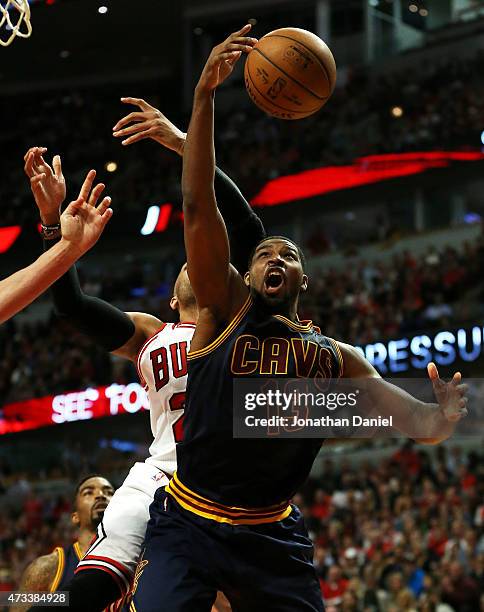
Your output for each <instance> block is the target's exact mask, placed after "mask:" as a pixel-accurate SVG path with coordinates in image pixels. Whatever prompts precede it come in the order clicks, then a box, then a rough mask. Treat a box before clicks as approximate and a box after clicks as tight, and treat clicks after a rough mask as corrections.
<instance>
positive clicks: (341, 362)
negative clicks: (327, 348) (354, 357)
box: [328, 338, 344, 378]
mask: <svg viewBox="0 0 484 612" xmlns="http://www.w3.org/2000/svg"><path fill="white" fill-rule="evenodd" d="M328 340H329V341H330V342H331V344H332V345H333V346H334V350H335V351H336V355H337V356H338V361H339V374H338V378H341V377H342V376H343V371H344V361H343V354H342V352H341V349H340V348H339V344H338V343H337V342H336V340H333V338H328Z"/></svg>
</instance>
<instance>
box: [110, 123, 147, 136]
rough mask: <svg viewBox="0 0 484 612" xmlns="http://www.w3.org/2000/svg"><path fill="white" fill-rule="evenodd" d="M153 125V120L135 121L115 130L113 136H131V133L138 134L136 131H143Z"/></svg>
mask: <svg viewBox="0 0 484 612" xmlns="http://www.w3.org/2000/svg"><path fill="white" fill-rule="evenodd" d="M149 127H151V121H143V122H141V123H134V124H133V125H130V126H129V127H127V128H124V129H123V130H118V131H117V132H113V136H115V137H116V138H119V137H120V136H129V134H136V132H143V131H144V130H146V129H147V128H149Z"/></svg>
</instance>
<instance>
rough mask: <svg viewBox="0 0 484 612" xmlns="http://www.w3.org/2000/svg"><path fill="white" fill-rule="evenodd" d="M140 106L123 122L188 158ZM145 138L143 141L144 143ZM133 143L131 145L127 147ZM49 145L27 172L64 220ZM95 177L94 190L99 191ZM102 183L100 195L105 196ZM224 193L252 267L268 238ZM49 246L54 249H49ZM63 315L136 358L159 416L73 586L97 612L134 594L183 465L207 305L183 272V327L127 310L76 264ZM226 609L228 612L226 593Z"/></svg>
mask: <svg viewBox="0 0 484 612" xmlns="http://www.w3.org/2000/svg"><path fill="white" fill-rule="evenodd" d="M124 101H125V102H126V103H134V104H137V105H138V106H139V107H140V108H141V109H142V112H140V113H135V114H134V115H135V116H134V115H133V114H130V115H128V116H127V117H125V118H124V119H123V120H121V121H120V122H119V124H118V126H117V130H115V132H117V135H120V130H121V128H122V127H123V126H126V125H128V124H129V123H130V122H132V121H133V120H136V123H135V125H133V126H130V127H128V128H126V127H124V130H128V131H129V133H130V134H131V135H133V139H132V140H131V142H134V141H135V139H136V136H137V134H138V133H140V134H142V133H143V132H145V131H146V129H147V122H149V124H150V125H149V127H150V128H151V129H152V132H151V135H150V137H152V138H153V139H154V140H156V141H158V142H159V143H160V144H162V145H164V146H166V147H168V148H170V149H172V150H174V151H176V152H178V153H179V154H181V153H182V151H183V146H184V142H185V134H183V133H182V132H181V131H180V130H178V129H177V128H176V127H175V126H174V125H173V124H172V123H171V122H170V121H168V119H167V118H166V117H165V116H164V115H163V114H162V113H160V112H159V111H158V110H157V109H155V108H154V107H152V106H150V105H148V104H147V103H146V102H145V101H144V100H140V99H135V98H126V99H124ZM140 139H141V138H140ZM127 144H130V143H127ZM45 152H46V149H44V148H34V149H31V150H30V151H29V152H28V153H27V154H26V156H25V159H26V165H25V171H26V173H27V175H28V176H30V177H32V176H35V175H37V174H39V173H42V174H44V175H45V179H44V180H43V183H42V184H43V191H42V193H41V194H39V193H35V192H34V196H35V199H36V202H37V205H38V207H39V210H40V214H41V218H42V220H43V222H49V223H54V222H55V220H56V218H57V216H58V214H59V212H58V211H59V206H60V205H61V203H62V201H63V199H64V198H65V180H64V178H63V176H62V168H61V160H60V158H59V156H56V157H55V158H54V161H53V166H54V170H53V169H52V168H50V166H49V165H48V164H47V163H46V161H45V159H44V158H43V155H44V154H45ZM93 180H94V177H93V176H92V175H91V176H90V177H89V181H88V184H86V185H85V186H84V189H86V190H87V189H89V188H91V184H92V181H93ZM102 188H103V186H102V185H98V186H97V187H95V188H94V191H95V192H96V193H98V192H99V191H102ZM215 188H216V190H217V195H218V197H219V198H220V200H221V202H222V204H221V205H222V206H223V208H224V211H225V214H226V215H227V216H228V218H229V219H230V222H229V234H230V239H231V246H233V251H232V254H233V261H234V264H235V265H236V266H241V270H245V267H246V263H247V259H248V254H249V252H250V250H251V249H252V248H253V247H254V246H255V244H257V242H258V241H259V240H260V239H261V238H262V237H263V236H264V235H265V231H264V228H263V226H262V223H261V221H260V219H259V218H258V217H257V216H256V215H255V214H254V212H253V211H252V209H251V208H250V206H249V204H248V203H247V201H246V200H245V199H244V198H243V196H242V194H241V193H240V191H239V190H238V188H237V187H236V186H235V184H234V183H233V182H232V181H231V180H230V179H229V178H228V177H227V176H226V175H225V174H224V173H223V172H221V171H220V170H218V169H217V180H216V186H215ZM48 246H49V245H48V244H47V248H48ZM52 293H53V298H54V303H55V307H56V311H57V312H58V314H59V315H60V316H62V317H65V318H67V319H68V320H69V321H70V322H71V323H73V324H74V325H75V326H76V327H77V328H78V329H80V330H81V331H83V332H84V333H86V334H88V335H89V336H90V337H91V338H92V339H93V340H94V341H95V342H97V343H98V344H100V345H101V346H103V347H104V348H105V349H106V350H108V351H111V352H113V353H114V354H115V355H118V356H121V357H124V358H127V359H130V360H131V361H133V362H134V363H135V364H136V365H137V368H138V373H139V376H140V379H141V381H142V383H143V384H144V385H145V388H146V390H147V393H148V396H149V401H150V419H151V428H152V432H153V437H154V441H153V444H152V445H151V447H150V454H151V456H150V457H149V458H148V459H147V460H146V462H144V463H137V464H135V465H134V466H133V468H132V470H131V471H130V473H129V475H128V477H127V478H126V480H125V481H124V483H123V485H122V486H121V487H120V488H119V489H118V490H117V491H116V494H115V495H114V497H113V500H112V502H111V504H110V506H109V509H108V511H107V512H106V514H105V516H104V519H103V522H102V524H101V525H100V526H99V529H98V537H97V539H96V541H95V542H94V543H93V545H92V546H91V547H90V549H89V550H88V552H87V554H86V556H85V558H84V559H83V560H82V561H81V563H80V564H79V566H78V570H77V572H76V576H75V578H74V580H73V581H72V583H71V584H70V585H69V587H68V590H69V592H70V606H71V609H72V610H76V609H79V610H81V609H83V610H89V611H90V612H95V611H96V610H101V609H103V608H104V607H106V605H107V604H108V603H110V602H112V601H114V600H116V599H117V598H118V597H119V596H120V593H125V592H126V590H127V589H129V587H130V584H131V582H132V580H133V576H134V572H135V570H136V565H137V562H138V559H139V555H140V551H141V546H142V543H143V540H144V536H145V531H146V523H147V521H148V519H149V510H148V509H149V505H150V504H151V502H152V501H153V495H154V492H155V490H156V489H157V488H158V487H159V486H161V485H162V484H167V483H168V479H169V477H171V475H172V474H173V472H174V470H175V469H176V441H177V440H178V439H179V437H180V436H181V433H182V417H183V410H184V399H185V389H186V383H187V353H188V350H189V346H190V342H191V338H192V336H193V333H194V331H195V322H196V321H197V318H198V307H197V304H196V301H195V299H194V296H193V292H192V290H191V286H190V282H189V280H188V276H187V272H186V266H183V268H182V270H181V271H180V274H179V275H178V278H177V280H176V283H175V287H174V292H173V298H172V300H171V304H170V305H171V307H172V308H173V309H174V310H176V311H178V314H179V320H180V322H179V323H178V324H171V323H170V324H166V323H163V322H162V321H160V319H158V318H156V317H153V316H152V315H148V314H144V313H124V312H121V311H120V310H118V309H117V308H115V307H113V306H111V305H110V304H107V303H106V302H104V301H102V300H99V299H97V298H92V297H89V296H86V295H85V294H83V292H82V291H81V288H80V286H79V280H78V277H77V273H76V270H75V268H72V269H71V270H70V271H69V272H68V273H67V274H66V275H65V276H64V277H63V278H62V279H60V281H58V282H57V283H56V284H55V285H54V286H53V288H52ZM216 606H217V610H218V611H219V612H222V610H226V609H228V606H227V604H226V602H224V600H223V597H222V596H221V595H220V594H219V596H218V599H217V603H216Z"/></svg>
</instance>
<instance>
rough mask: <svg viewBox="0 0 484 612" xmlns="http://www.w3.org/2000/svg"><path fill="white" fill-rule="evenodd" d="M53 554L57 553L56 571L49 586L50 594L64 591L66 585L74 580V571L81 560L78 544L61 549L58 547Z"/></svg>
mask: <svg viewBox="0 0 484 612" xmlns="http://www.w3.org/2000/svg"><path fill="white" fill-rule="evenodd" d="M54 552H56V553H57V571H56V573H55V577H54V580H53V581H52V584H51V586H50V592H51V593H54V591H65V587H66V585H67V584H68V583H69V582H70V581H71V580H72V579H73V578H74V570H75V569H76V566H77V564H78V563H79V561H80V560H81V559H82V553H81V548H80V546H79V542H74V544H71V545H70V546H66V547H64V548H61V547H60V546H58V547H57V548H56V549H55V550H54Z"/></svg>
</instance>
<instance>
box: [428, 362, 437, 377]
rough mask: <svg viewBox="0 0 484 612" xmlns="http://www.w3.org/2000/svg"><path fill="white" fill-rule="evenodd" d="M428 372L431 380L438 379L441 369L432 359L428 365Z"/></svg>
mask: <svg viewBox="0 0 484 612" xmlns="http://www.w3.org/2000/svg"><path fill="white" fill-rule="evenodd" d="M427 372H428V375H429V378H430V380H432V381H434V380H438V378H439V371H438V370H437V366H436V365H435V363H433V362H432V361H431V362H430V363H429V364H428V366H427Z"/></svg>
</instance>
